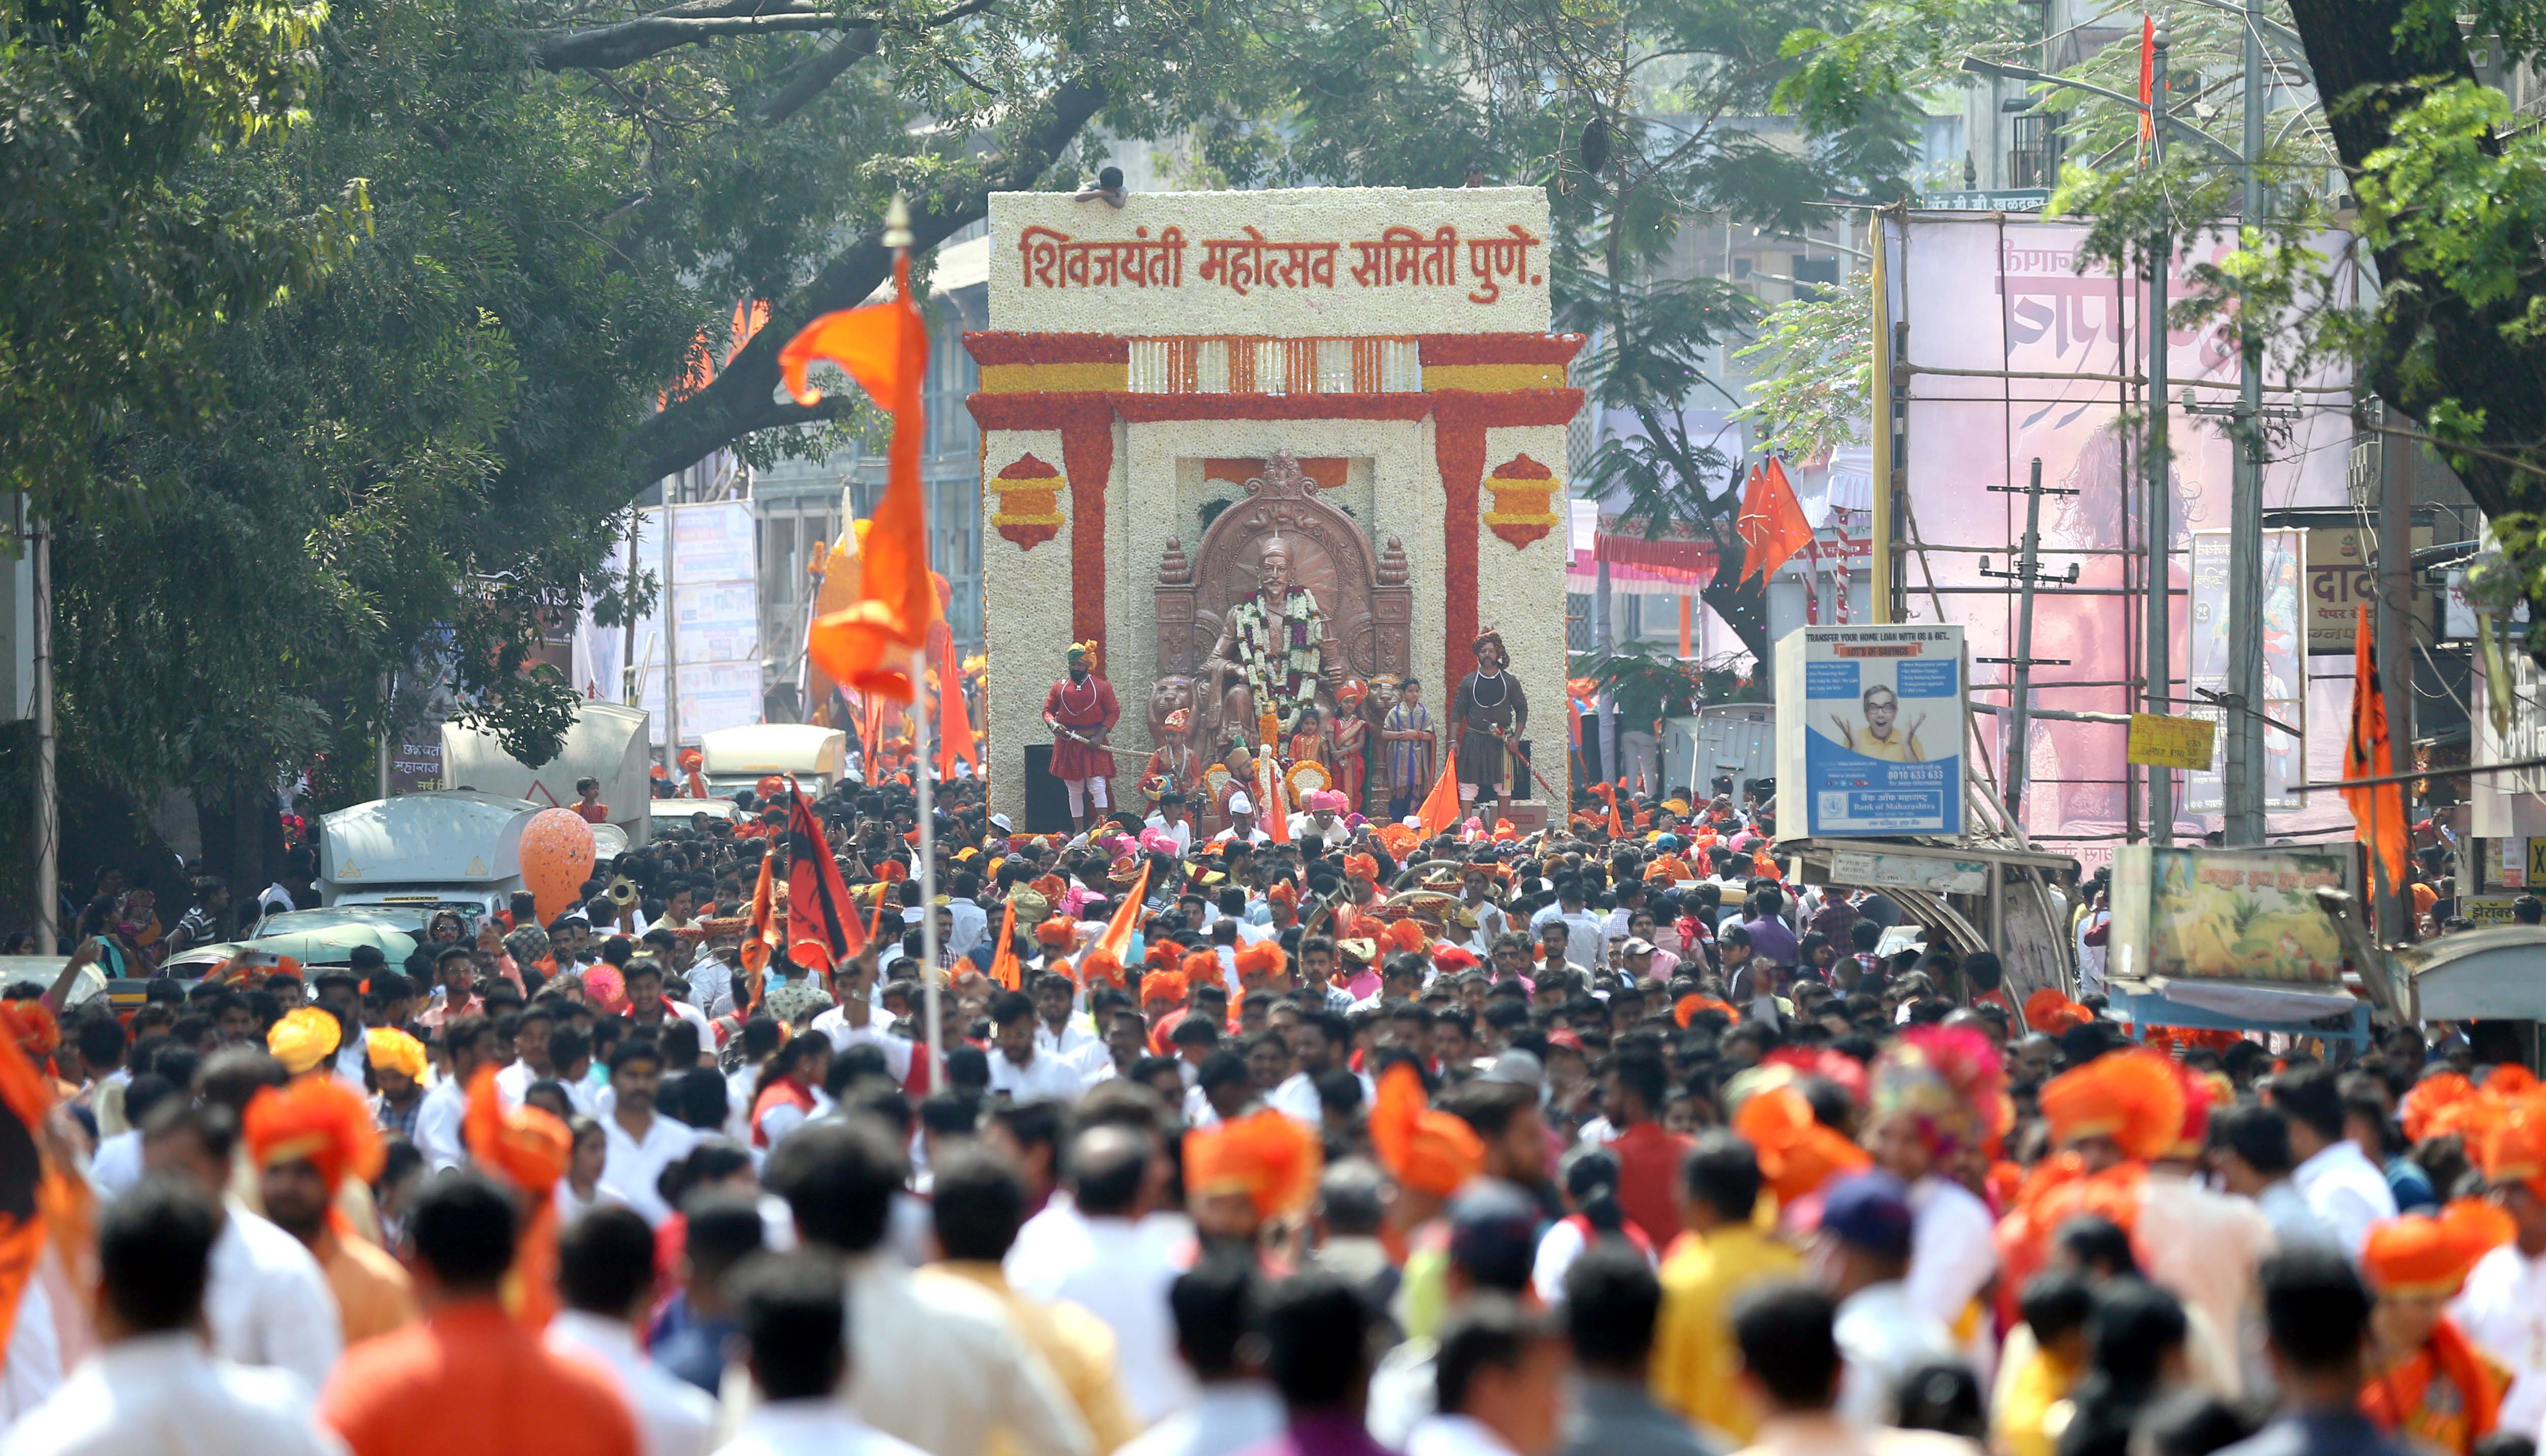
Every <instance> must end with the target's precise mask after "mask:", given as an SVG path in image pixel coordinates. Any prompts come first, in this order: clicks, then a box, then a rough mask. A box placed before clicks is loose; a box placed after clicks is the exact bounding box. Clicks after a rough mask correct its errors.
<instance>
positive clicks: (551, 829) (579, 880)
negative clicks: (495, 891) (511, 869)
mask: <svg viewBox="0 0 2546 1456" xmlns="http://www.w3.org/2000/svg"><path fill="white" fill-rule="evenodd" d="M591 878H592V825H590V824H587V823H585V822H584V821H583V815H581V814H576V813H575V812H574V811H573V810H570V809H544V810H541V811H540V812H539V813H538V814H533V815H531V821H530V822H529V823H527V824H524V825H523V826H522V884H523V885H524V886H525V887H527V888H528V889H529V890H530V892H531V896H532V898H533V899H534V900H536V901H537V903H538V906H539V917H540V923H541V924H543V925H545V924H547V923H549V922H550V921H552V920H554V919H555V918H556V917H557V916H559V915H562V914H564V913H565V912H566V911H567V910H570V909H572V908H574V907H575V905H576V904H578V903H580V902H581V900H582V897H583V882H584V881H586V880H589V879H591Z"/></svg>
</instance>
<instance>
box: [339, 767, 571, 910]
mask: <svg viewBox="0 0 2546 1456" xmlns="http://www.w3.org/2000/svg"><path fill="white" fill-rule="evenodd" d="M549 807H550V806H548V805H544V804H533V803H531V802H530V801H529V800H526V799H510V798H507V797H505V796H504V795H501V794H488V793H485V792H483V791H481V790H475V789H444V790H440V791H438V792H435V793H430V794H402V795H399V796H398V797H397V798H395V799H375V800H373V801H372V802H371V803H369V804H357V805H355V806H354V807H353V808H351V809H340V810H338V811H336V812H335V813H334V814H326V815H323V816H322V817H321V818H320V819H319V838H318V901H319V903H321V904H327V905H340V904H379V905H405V906H415V907H432V906H440V905H454V906H462V907H467V908H469V909H473V910H474V911H475V915H474V916H472V918H477V917H482V916H485V915H491V914H493V913H495V912H496V911H498V910H502V909H507V908H509V907H510V906H511V905H512V900H513V892H515V891H517V890H520V889H522V888H523V885H522V826H523V825H524V824H527V823H529V822H530V820H531V816H532V815H533V814H538V813H539V812H540V811H542V810H544V809H547V808H549Z"/></svg>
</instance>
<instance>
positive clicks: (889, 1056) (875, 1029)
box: [806, 1006, 919, 1082]
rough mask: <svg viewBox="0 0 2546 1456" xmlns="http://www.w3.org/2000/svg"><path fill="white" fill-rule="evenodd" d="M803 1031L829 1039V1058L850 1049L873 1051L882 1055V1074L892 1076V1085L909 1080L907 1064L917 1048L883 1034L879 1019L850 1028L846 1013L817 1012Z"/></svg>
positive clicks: (834, 1011)
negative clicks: (883, 1071) (886, 1072)
mask: <svg viewBox="0 0 2546 1456" xmlns="http://www.w3.org/2000/svg"><path fill="white" fill-rule="evenodd" d="M806 1030H809V1031H818V1032H820V1033H822V1035H824V1036H827V1037H829V1038H830V1039H831V1055H833V1056H835V1057H836V1056H838V1055H839V1054H840V1053H842V1052H845V1051H847V1050H848V1049H849V1048H851V1047H873V1048H875V1049H876V1050H877V1051H879V1052H882V1053H884V1070H885V1071H889V1072H891V1073H892V1079H893V1080H894V1081H897V1082H906V1081H908V1080H910V1063H911V1059H912V1058H913V1057H914V1056H915V1055H916V1054H917V1048H918V1045H919V1044H918V1043H917V1042H913V1041H908V1040H906V1039H904V1038H901V1037H897V1036H894V1035H893V1034H892V1033H891V1032H889V1031H887V1030H885V1029H884V1027H883V1026H882V1024H881V1019H880V1018H879V1019H876V1020H870V1021H868V1022H867V1024H866V1025H864V1026H851V1025H850V1024H849V1019H848V1013H847V1012H845V1011H842V1010H841V1009H840V1008H839V1007H837V1006H833V1007H832V1008H830V1009H829V1010H827V1011H822V1012H817V1013H816V1014H815V1015H814V1017H813V1019H812V1020H811V1021H810V1022H808V1023H806Z"/></svg>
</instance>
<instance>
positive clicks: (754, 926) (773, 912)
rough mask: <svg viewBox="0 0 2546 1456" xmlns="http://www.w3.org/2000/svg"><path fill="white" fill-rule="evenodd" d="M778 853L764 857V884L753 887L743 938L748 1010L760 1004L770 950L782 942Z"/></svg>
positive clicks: (742, 959)
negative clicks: (775, 880)
mask: <svg viewBox="0 0 2546 1456" xmlns="http://www.w3.org/2000/svg"><path fill="white" fill-rule="evenodd" d="M777 862H778V856H776V855H774V854H773V855H763V856H762V857H761V860H760V883H759V884H758V885H756V886H754V887H753V888H752V892H751V917H750V922H749V924H748V926H747V927H746V928H745V930H744V933H743V937H742V946H741V949H740V951H739V958H740V959H741V961H742V984H743V1000H742V1005H743V1009H744V1010H746V1011H747V1010H750V1009H751V1008H752V1007H754V1006H757V1005H759V1004H760V978H761V974H762V973H763V972H765V971H767V970H768V969H769V953H770V951H771V950H773V949H774V948H775V947H776V946H777V944H778V941H779V938H780V937H779V931H778V893H777V890H776V888H775V887H774V886H773V885H772V884H771V883H770V882H771V869H770V867H771V866H772V865H775V864H776V863H777Z"/></svg>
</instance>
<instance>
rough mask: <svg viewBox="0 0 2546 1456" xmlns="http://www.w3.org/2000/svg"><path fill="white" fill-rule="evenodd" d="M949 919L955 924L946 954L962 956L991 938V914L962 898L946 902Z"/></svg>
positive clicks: (950, 930)
mask: <svg viewBox="0 0 2546 1456" xmlns="http://www.w3.org/2000/svg"><path fill="white" fill-rule="evenodd" d="M946 914H947V918H949V919H950V920H952V921H953V922H954V924H953V925H952V926H951V927H950V929H949V931H948V934H947V938H946V953H947V954H948V955H950V956H960V955H962V954H964V953H965V952H966V951H969V950H971V949H972V948H973V947H975V946H976V945H979V944H981V943H982V942H983V941H985V940H988V939H989V938H990V914H989V911H987V910H984V909H982V908H981V907H980V906H979V905H977V904H975V903H974V902H973V901H971V900H969V899H964V898H963V897H961V896H958V897H956V898H955V899H949V900H948V901H946Z"/></svg>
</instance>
